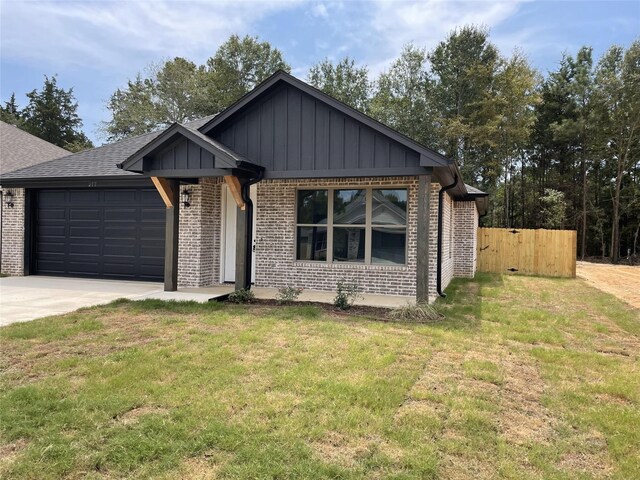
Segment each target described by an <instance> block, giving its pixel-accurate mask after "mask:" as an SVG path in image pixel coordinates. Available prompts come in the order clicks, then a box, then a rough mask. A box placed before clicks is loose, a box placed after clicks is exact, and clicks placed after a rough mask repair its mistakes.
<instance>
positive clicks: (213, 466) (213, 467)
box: [172, 450, 232, 480]
mask: <svg viewBox="0 0 640 480" xmlns="http://www.w3.org/2000/svg"><path fill="white" fill-rule="evenodd" d="M231 458H232V455H231V454H229V453H226V452H221V451H218V450H214V451H210V452H204V453H203V454H202V455H200V456H198V457H192V458H188V459H187V460H185V461H184V462H183V463H182V468H181V469H180V470H181V472H180V473H179V474H177V475H175V476H173V477H172V478H178V479H180V480H213V479H216V478H220V470H221V469H222V467H224V465H225V464H227V463H228V462H229V460H230V459H231Z"/></svg>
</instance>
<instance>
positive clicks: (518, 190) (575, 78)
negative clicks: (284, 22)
mask: <svg viewBox="0 0 640 480" xmlns="http://www.w3.org/2000/svg"><path fill="white" fill-rule="evenodd" d="M277 70H285V71H291V66H290V65H289V64H288V63H287V62H286V61H285V59H284V55H283V54H282V52H281V51H280V50H278V49H277V48H275V47H273V46H272V45H270V44H269V43H268V42H264V41H260V40H259V39H258V38H256V37H249V36H246V37H244V38H241V37H239V36H237V35H233V36H231V37H230V38H229V40H227V41H226V42H225V43H224V44H222V45H221V46H220V47H219V48H218V50H217V51H216V52H215V53H214V55H213V56H212V57H211V58H209V59H208V60H207V61H206V62H204V64H202V65H197V64H196V63H194V62H192V61H190V60H188V59H185V58H181V57H178V58H174V59H170V60H167V61H164V62H161V63H159V64H154V65H151V66H149V67H147V69H146V71H145V73H144V74H139V75H137V76H136V77H135V78H134V79H131V80H129V81H128V82H127V84H126V86H125V87H123V88H120V89H118V90H116V91H115V92H114V93H113V94H112V95H111V97H110V98H109V100H108V102H107V108H108V110H109V111H110V113H111V119H110V120H109V121H108V122H105V123H104V124H103V125H102V127H101V129H102V131H103V133H104V135H105V136H106V138H107V139H108V140H109V141H115V140H120V139H123V138H127V137H130V136H134V135H139V134H143V133H147V132H149V131H152V130H156V129H158V128H161V127H164V126H167V125H169V124H171V123H172V122H184V121H188V120H191V119H194V118H197V117H202V116H206V115H211V114H214V113H218V112H219V111H221V110H222V109H224V108H225V107H227V106H229V105H230V104H231V103H233V102H234V101H236V100H237V99H238V98H240V97H241V96H242V95H244V94H246V93H247V92H249V91H250V90H251V89H252V88H253V87H255V86H256V85H257V84H258V83H260V82H261V81H263V80H265V79H266V78H267V77H269V76H270V75H271V74H273V73H274V72H275V71H277ZM47 80H48V81H51V79H47ZM306 80H307V81H308V82H309V83H310V84H311V85H313V86H315V87H317V88H319V89H321V90H323V91H324V92H326V93H328V94H329V95H331V96H333V97H335V98H337V99H338V100H341V101H342V102H344V103H346V104H348V105H350V106H352V107H354V108H356V109H358V110H360V111H362V112H364V113H366V114H368V115H370V116H372V117H374V118H376V119H377V120H379V121H381V122H383V123H385V124H387V125H389V126H390V127H392V128H394V129H396V130H398V131H400V132H401V133H403V134H405V135H407V136H409V137H411V138H413V139H415V140H417V141H418V142H421V143H423V144H424V145H426V146H429V147H431V148H434V149H436V150H438V151H440V152H442V153H443V154H445V155H447V156H449V157H451V158H454V159H455V160H456V161H457V162H458V163H459V165H460V168H461V171H462V174H463V176H464V179H465V181H466V182H467V183H470V184H473V185H474V186H476V187H478V188H481V189H483V190H485V191H486V192H488V193H489V194H490V195H491V201H490V202H489V205H490V207H489V212H488V214H487V215H486V216H485V217H484V218H482V220H481V222H482V224H483V225H484V226H495V227H509V228H512V227H514V228H568V229H575V230H577V231H578V255H579V256H580V257H581V258H585V257H594V256H598V257H603V258H609V259H611V260H612V261H614V262H615V261H618V260H619V259H620V258H621V256H627V255H628V254H631V255H634V256H635V255H637V252H638V235H639V232H640V41H639V40H636V41H634V42H633V43H632V44H631V45H630V46H629V47H628V48H626V49H625V48H622V47H619V46H612V47H611V48H609V49H608V50H607V51H606V52H605V53H604V54H603V55H602V56H601V57H600V58H599V59H597V60H596V59H594V58H593V52H592V49H591V48H590V47H588V46H585V47H582V48H580V49H579V50H578V52H575V53H574V54H571V53H566V54H564V55H563V56H562V58H560V59H559V63H558V66H557V67H556V68H555V69H554V70H553V71H551V72H548V73H547V74H546V75H542V74H541V73H540V72H538V71H536V69H535V68H534V67H533V66H532V65H530V63H529V61H528V59H527V58H526V56H525V55H523V54H522V53H521V52H519V51H515V52H514V53H512V54H511V55H509V56H505V55H504V54H502V53H501V52H500V51H499V50H498V48H497V47H496V46H495V45H494V44H493V43H492V42H491V39H490V35H489V32H488V30H486V29H484V28H480V27H476V26H465V27H462V28H459V29H456V30H455V31H453V32H451V33H450V34H449V35H448V36H447V37H446V38H445V39H443V40H442V41H441V42H440V43H438V44H437V45H436V47H435V48H433V49H432V50H427V49H426V48H423V47H420V46H417V45H414V44H408V45H406V46H405V47H404V48H403V50H402V52H401V54H400V55H399V57H398V58H397V59H396V60H395V61H394V62H393V63H392V64H391V65H390V67H389V68H388V69H387V70H386V71H384V72H382V73H380V74H379V75H377V76H375V78H372V75H371V74H370V72H369V70H368V68H367V67H366V66H362V65H359V64H357V63H356V61H355V60H354V59H352V58H349V57H346V58H343V59H341V60H339V61H335V62H334V61H330V60H328V59H325V60H323V61H321V62H319V63H317V64H315V65H313V66H312V67H311V68H310V70H309V72H308V75H307V78H306ZM53 81H55V77H53ZM45 86H46V82H45ZM68 92H69V93H70V91H68ZM36 94H37V92H35V91H34V92H32V95H36ZM63 100H64V98H63ZM11 103H12V102H11V101H10V102H5V107H4V108H3V110H2V112H3V117H5V116H6V113H7V111H8V109H9V106H10V104H11ZM13 103H15V102H14V101H13ZM25 110H26V109H25ZM19 117H22V118H23V120H22V121H24V122H25V124H26V121H27V118H28V113H26V112H25V113H23V114H21V115H19ZM76 126H77V124H76ZM31 128H33V127H31ZM36 135H37V133H36ZM85 138H86V137H85ZM54 143H56V142H54Z"/></svg>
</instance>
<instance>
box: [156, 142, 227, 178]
mask: <svg viewBox="0 0 640 480" xmlns="http://www.w3.org/2000/svg"><path fill="white" fill-rule="evenodd" d="M214 160H215V159H214V156H213V155H212V154H211V153H210V152H208V151H206V150H205V149H204V148H202V147H200V146H199V145H197V144H195V143H194V142H192V141H191V140H188V139H186V138H180V139H178V140H175V141H174V142H172V143H170V144H169V145H167V146H166V147H165V148H163V149H162V150H160V151H159V152H158V153H156V154H155V155H153V157H152V158H151V159H150V164H149V165H146V166H145V170H187V169H189V170H199V169H202V170H204V169H213V168H214V167H215V165H214ZM147 161H149V160H145V162H147Z"/></svg>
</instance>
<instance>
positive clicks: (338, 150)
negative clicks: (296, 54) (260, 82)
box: [210, 85, 420, 176]
mask: <svg viewBox="0 0 640 480" xmlns="http://www.w3.org/2000/svg"><path fill="white" fill-rule="evenodd" d="M211 134H212V136H213V138H215V139H216V140H218V141H219V142H221V143H223V144H224V145H226V146H228V147H229V148H231V149H233V150H234V151H236V152H237V153H239V154H240V155H243V156H245V157H246V158H247V159H248V160H249V161H251V162H254V163H257V164H259V165H262V166H263V167H265V168H266V169H267V172H269V173H273V172H291V171H312V170H322V171H329V170H331V171H335V173H336V176H339V175H340V171H341V170H353V169H393V168H397V169H403V168H418V167H420V155H419V154H418V153H417V152H415V151H414V150H411V149H409V148H407V147H405V146H404V145H402V144H400V143H398V142H396V141H395V140H393V139H391V138H388V137H386V136H385V135H383V134H381V133H379V132H376V131H374V130H373V129H372V128H370V127H368V126H366V125H364V124H362V123H360V122H358V121H356V120H354V119H353V118H351V117H349V116H347V115H345V114H344V113H342V112H340V111H338V110H337V109H334V108H333V107H331V106H329V105H326V104H325V103H323V102H321V101H319V100H317V99H315V98H314V97H312V96H311V95H308V94H307V93H305V92H302V91H300V90H298V89H296V88H293V87H291V86H288V85H285V86H280V87H278V88H277V89H276V90H275V91H274V92H271V93H270V94H268V95H266V96H265V97H264V98H263V99H262V100H261V101H259V102H258V103H257V104H255V105H253V106H252V107H250V108H248V109H247V110H244V111H240V112H238V113H237V114H235V115H233V116H232V117H230V118H229V119H228V120H226V121H225V122H223V123H221V124H220V125H219V126H217V127H216V128H215V130H214V131H213V132H211V133H210V135H211Z"/></svg>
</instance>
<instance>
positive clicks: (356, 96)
mask: <svg viewBox="0 0 640 480" xmlns="http://www.w3.org/2000/svg"><path fill="white" fill-rule="evenodd" d="M307 81H308V82H309V83H310V84H311V85H313V86H314V87H316V88H318V89H320V90H322V91H323V92H324V93H326V94H328V95H331V96H332V97H333V98H336V99H338V100H340V101H341V102H344V103H346V104H347V105H349V106H351V107H353V108H355V109H357V110H360V111H361V112H366V111H367V109H368V106H369V97H370V94H371V85H370V82H369V70H368V69H367V67H366V66H364V67H356V64H355V62H354V61H353V60H352V59H350V58H349V57H345V58H343V59H342V60H341V61H340V62H338V63H337V64H335V65H334V64H333V63H332V62H331V61H329V60H328V59H325V60H323V61H322V62H320V63H317V64H315V65H314V66H313V67H311V69H310V70H309V75H308V78H307Z"/></svg>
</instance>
